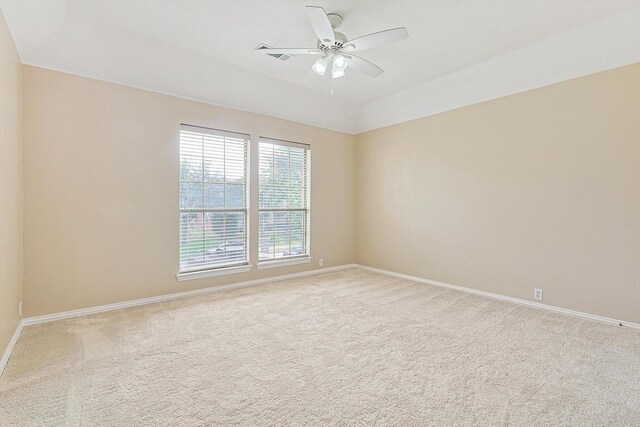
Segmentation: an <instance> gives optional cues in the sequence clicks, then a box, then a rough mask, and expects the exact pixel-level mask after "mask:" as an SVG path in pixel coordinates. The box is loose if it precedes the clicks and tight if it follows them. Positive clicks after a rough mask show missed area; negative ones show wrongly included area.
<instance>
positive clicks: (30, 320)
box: [22, 264, 357, 326]
mask: <svg viewBox="0 0 640 427" xmlns="http://www.w3.org/2000/svg"><path fill="white" fill-rule="evenodd" d="M356 267H357V266H356V264H345V265H339V266H336V267H327V268H317V269H315V270H308V271H302V272H300V273H291V274H283V275H280V276H272V277H265V278H261V279H254V280H247V281H244V282H237V283H230V284H228V285H219V286H212V287H210V288H202V289H194V290H192V291H185V292H176V293H173V294H166V295H158V296H155V297H148V298H141V299H136V300H130V301H122V302H116V303H113V304H105V305H98V306H95V307H87V308H80V309H77V310H70V311H62V312H59V313H53V314H45V315H43V316H34V317H27V318H24V319H22V324H23V325H24V326H27V325H35V324H36V323H44V322H51V321H54V320H61V319H68V318H71V317H78V316H85V315H87V314H95V313H103V312H105V311H112V310H120V309H123V308H127V307H135V306H138V305H145V304H152V303H154V302H161V301H169V300H173V299H177V298H184V297H191V296H195V295H202V294H209V293H212V292H221V291H226V290H229V289H237V288H244V287H247V286H256V285H262V284H265V283H270V282H277V281H280V280H287V279H295V278H297V277H305V276H313V275H315V274H322V273H329V272H332V271H340V270H346V269H349V268H356Z"/></svg>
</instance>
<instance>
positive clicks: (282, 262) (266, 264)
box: [258, 257, 311, 270]
mask: <svg viewBox="0 0 640 427" xmlns="http://www.w3.org/2000/svg"><path fill="white" fill-rule="evenodd" d="M310 262H311V257H304V258H293V259H286V258H285V259H279V260H275V261H262V262H260V263H258V270H264V269H267V268H276V267H286V266H288V265H297V264H308V263H310Z"/></svg>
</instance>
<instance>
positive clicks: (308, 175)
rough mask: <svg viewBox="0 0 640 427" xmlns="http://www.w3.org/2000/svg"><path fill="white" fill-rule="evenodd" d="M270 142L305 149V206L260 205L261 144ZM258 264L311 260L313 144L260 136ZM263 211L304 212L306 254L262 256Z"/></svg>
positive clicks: (303, 234)
mask: <svg viewBox="0 0 640 427" xmlns="http://www.w3.org/2000/svg"><path fill="white" fill-rule="evenodd" d="M263 142H264V143H268V144H272V145H274V146H275V145H280V146H285V147H292V148H301V149H303V150H304V170H305V171H306V174H305V177H304V192H303V199H304V202H303V207H302V208H263V207H261V206H260V189H261V185H260V160H261V145H262V143H263ZM257 193H258V227H257V228H258V264H257V267H258V269H259V270H262V269H267V268H273V267H280V266H289V265H296V264H305V263H309V262H310V261H311V145H310V144H304V143H300V142H294V141H287V140H283V139H278V138H270V137H266V136H260V137H259V138H258V189H257ZM262 212H303V213H304V225H305V229H304V230H303V233H302V238H303V239H304V245H303V249H304V252H305V253H304V254H300V255H289V256H282V257H279V258H266V259H265V258H260V245H261V224H260V214H261V213H262Z"/></svg>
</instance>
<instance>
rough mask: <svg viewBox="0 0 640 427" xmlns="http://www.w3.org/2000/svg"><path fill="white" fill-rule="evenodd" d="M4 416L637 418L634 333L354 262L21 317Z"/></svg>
mask: <svg viewBox="0 0 640 427" xmlns="http://www.w3.org/2000/svg"><path fill="white" fill-rule="evenodd" d="M0 425H2V426H204V425H221V426H272V425H292V426H304V425H311V426H319V425H322V426H324V425H329V426H333V425H335V426H338V425H340V426H342V425H344V426H375V425H380V426H389V425H394V426H425V425H434V426H442V425H458V426H459V425H514V426H562V425H572V426H573V425H575V426H589V425H594V426H596V425H597V426H602V425H612V426H613V425H615V426H639V425H640V331H637V330H633V329H628V328H623V327H615V326H609V325H605V324H600V323H596V322H592V321H587V320H581V319H576V318H572V317H566V316H562V315H558V314H554V313H550V312H545V311H540V310H536V309H532V308H528V307H525V306H520V305H516V304H511V303H506V302H501V301H497V300H492V299H487V298H483V297H480V296H475V295H471V294H467V293H462V292H458V291H454V290H449V289H445V288H438V287H433V286H428V285H425V284H419V283H415V282H411V281H407V280H402V279H398V278H393V277H388V276H383V275H379V274H374V273H370V272H367V271H363V270H360V269H351V270H344V271H340V272H334V273H325V274H321V275H316V276H309V277H306V278H301V279H292V280H287V281H281V282H274V283H270V284H267V285H260V286H255V287H251V288H243V289H236V290H232V291H224V292H218V293H212V294H207V295H202V296H198V297H192V298H184V299H180V300H173V301H168V302H162V303H157V304H150V305H145V306H140V307H133V308H128V309H124V310H119V311H113V312H108V313H102V314H96V315H90V316H85V317H80V318H74V319H66V320H60V321H56V322H50V323H44V324H39V325H33V326H29V327H26V328H25V329H24V331H23V333H22V336H21V337H20V339H19V341H18V343H17V345H16V347H15V350H14V352H13V355H12V357H11V359H10V361H9V364H8V365H7V368H6V370H5V373H4V374H3V376H2V378H0Z"/></svg>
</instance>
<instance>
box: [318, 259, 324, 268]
mask: <svg viewBox="0 0 640 427" xmlns="http://www.w3.org/2000/svg"><path fill="white" fill-rule="evenodd" d="M318 264H320V267H322V266H323V265H324V259H322V258H320V261H318Z"/></svg>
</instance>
